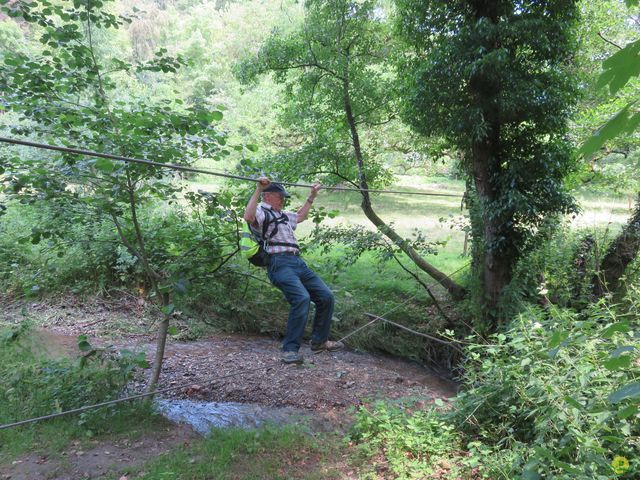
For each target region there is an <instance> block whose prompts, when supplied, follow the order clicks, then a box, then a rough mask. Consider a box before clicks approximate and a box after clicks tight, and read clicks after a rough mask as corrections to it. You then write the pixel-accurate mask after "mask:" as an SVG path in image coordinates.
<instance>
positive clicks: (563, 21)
mask: <svg viewBox="0 0 640 480" xmlns="http://www.w3.org/2000/svg"><path fill="white" fill-rule="evenodd" d="M396 5H397V6H398V22H397V28H398V30H399V31H400V33H401V35H402V38H403V39H404V40H405V41H406V42H407V44H408V45H409V46H410V47H411V48H412V50H413V52H412V55H406V56H404V57H401V60H400V68H399V72H400V75H401V76H402V77H403V78H404V81H405V92H407V98H408V101H407V103H406V108H405V111H404V116H405V118H406V120H407V121H408V122H410V123H411V124H412V125H413V126H414V127H415V128H416V129H417V130H418V131H419V132H421V133H424V134H425V135H427V136H429V137H436V138H438V137H445V138H446V139H447V140H448V141H449V142H451V145H453V146H455V147H457V148H458V149H459V151H460V152H462V156H463V161H462V167H463V171H464V172H465V174H466V176H467V178H466V180H467V193H468V199H469V202H470V206H471V214H472V233H473V238H472V240H473V264H474V269H475V272H476V274H477V280H478V282H479V284H480V288H478V289H474V293H477V294H478V296H477V297H476V298H475V300H476V301H477V303H479V304H480V306H481V308H480V310H481V312H482V315H481V317H482V319H481V322H482V323H484V324H485V325H486V326H488V327H489V328H493V327H495V326H497V324H498V322H500V321H501V320H503V319H504V317H505V316H506V315H509V314H510V313H512V312H510V311H509V307H510V305H508V304H506V302H504V295H505V293H506V288H507V287H508V286H509V285H510V283H511V280H512V275H513V270H514V267H515V266H516V265H517V263H518V261H519V260H520V259H521V258H522V257H523V256H524V255H525V254H526V253H527V251H530V250H531V249H532V248H534V247H535V246H536V245H539V244H540V241H542V240H543V239H544V238H545V235H547V234H548V233H549V231H550V229H551V228H553V222H551V221H550V220H552V219H553V218H555V217H557V216H558V215H559V214H564V213H568V212H571V211H574V209H575V202H574V200H573V199H572V197H571V195H569V194H568V192H567V190H566V187H565V182H564V178H566V176H567V175H568V174H569V173H570V172H572V170H573V169H574V168H575V165H576V161H575V155H573V154H572V146H571V145H570V143H569V142H568V136H567V134H566V132H567V119H568V116H569V113H570V110H571V109H570V107H571V105H573V103H574V102H575V100H576V98H577V97H576V94H577V89H576V84H575V81H574V80H575V79H574V78H573V77H572V75H571V70H570V69H568V68H567V67H568V66H569V65H570V62H571V60H572V56H573V55H574V52H575V46H576V45H575V42H574V41H573V37H572V28H573V26H574V24H575V21H576V18H577V13H578V9H577V3H576V2H575V0H547V1H544V2H519V1H515V0H511V1H507V0H505V1H499V2H496V1H487V0H465V1H458V2H450V1H446V0H431V1H429V2H424V1H422V0H397V2H396Z"/></svg>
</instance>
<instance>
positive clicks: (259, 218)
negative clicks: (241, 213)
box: [256, 202, 300, 253]
mask: <svg viewBox="0 0 640 480" xmlns="http://www.w3.org/2000/svg"><path fill="white" fill-rule="evenodd" d="M264 209H268V210H270V211H271V212H272V213H267V212H265V211H264ZM272 214H275V218H278V219H279V218H281V217H282V216H283V215H286V216H287V221H286V222H283V223H280V222H278V231H277V233H276V234H275V235H274V236H273V237H272V238H269V236H270V235H271V233H272V232H273V230H274V228H276V226H275V222H274V221H273V215H272ZM267 215H269V222H270V223H269V227H268V228H267V235H266V238H267V239H269V240H268V242H267V247H266V249H265V250H266V251H267V253H283V252H294V253H300V250H299V249H298V248H296V247H286V246H281V245H269V242H283V243H293V244H296V245H297V244H298V241H297V240H296V237H295V235H294V233H293V231H294V230H295V229H296V227H297V226H298V214H297V213H296V212H277V211H275V210H274V209H273V208H272V207H271V205H269V204H268V203H265V202H261V203H259V204H258V208H256V222H257V223H258V229H257V230H258V232H260V234H262V225H263V223H264V221H265V218H267Z"/></svg>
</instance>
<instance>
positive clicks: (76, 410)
mask: <svg viewBox="0 0 640 480" xmlns="http://www.w3.org/2000/svg"><path fill="white" fill-rule="evenodd" d="M281 364H282V363H281V362H277V363H272V364H267V365H263V366H261V367H258V368H252V369H248V370H244V371H242V372H240V373H238V372H236V373H231V374H229V375H223V376H222V377H216V378H213V379H210V380H209V381H207V382H205V383H203V385H211V384H212V383H214V382H217V381H218V380H224V379H225V378H230V377H236V376H240V375H244V374H247V373H253V372H257V371H259V370H264V369H269V368H273V367H275V366H277V365H281ZM191 385H195V384H194V383H193V382H190V383H183V384H180V385H174V386H172V387H167V388H161V389H159V390H154V391H153V392H145V393H139V394H136V395H129V396H127V397H122V398H117V399H115V400H109V401H107V402H102V403H96V404H95V405H86V406H84V407H80V408H74V409H72V410H65V411H63V412H57V413H52V414H50V415H43V416H42V417H35V418H29V419H28V420H22V421H20V422H15V423H8V424H6V425H0V430H4V429H6V428H13V427H18V426H20V425H26V424H28V423H35V422H39V421H41V420H48V419H50V418H56V417H62V416H64V415H71V414H72V413H81V412H86V411H87V410H93V409H94V408H100V407H106V406H109V405H115V404H117V403H122V402H128V401H130V400H136V399H138V398H144V397H149V396H152V395H157V394H159V393H165V392H170V391H171V390H178V389H180V388H185V387H189V386H191Z"/></svg>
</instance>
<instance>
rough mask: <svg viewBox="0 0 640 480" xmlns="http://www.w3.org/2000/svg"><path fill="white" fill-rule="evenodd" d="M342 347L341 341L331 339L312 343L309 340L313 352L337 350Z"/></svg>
mask: <svg viewBox="0 0 640 480" xmlns="http://www.w3.org/2000/svg"><path fill="white" fill-rule="evenodd" d="M343 348H344V343H342V342H332V341H331V340H327V341H325V342H322V343H313V342H311V351H312V352H315V353H320V352H324V351H327V352H337V351H338V350H342V349H343Z"/></svg>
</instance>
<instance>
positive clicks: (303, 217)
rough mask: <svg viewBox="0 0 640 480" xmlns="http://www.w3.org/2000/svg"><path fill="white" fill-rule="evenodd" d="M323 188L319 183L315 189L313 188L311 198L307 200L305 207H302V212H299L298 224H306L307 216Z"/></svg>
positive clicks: (314, 186)
mask: <svg viewBox="0 0 640 480" xmlns="http://www.w3.org/2000/svg"><path fill="white" fill-rule="evenodd" d="M321 188H322V185H320V184H319V183H315V184H314V185H313V187H311V193H310V194H309V198H307V201H306V202H304V205H302V207H300V210H298V223H300V222H304V221H305V220H306V218H307V214H308V213H309V210H311V204H313V201H314V200H315V198H316V195H318V190H320V189H321Z"/></svg>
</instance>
